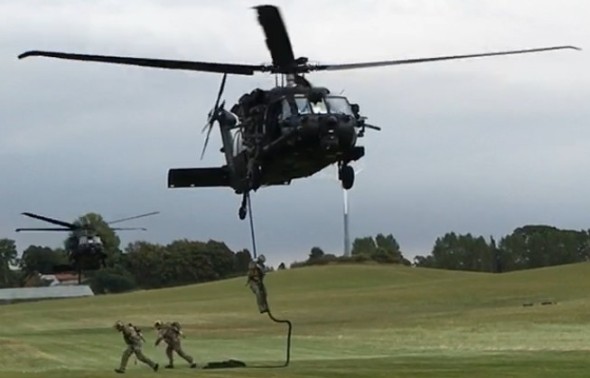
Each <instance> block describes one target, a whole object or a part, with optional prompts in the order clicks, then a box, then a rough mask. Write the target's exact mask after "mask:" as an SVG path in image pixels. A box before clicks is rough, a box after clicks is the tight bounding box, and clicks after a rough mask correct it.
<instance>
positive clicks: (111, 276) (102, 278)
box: [90, 268, 136, 294]
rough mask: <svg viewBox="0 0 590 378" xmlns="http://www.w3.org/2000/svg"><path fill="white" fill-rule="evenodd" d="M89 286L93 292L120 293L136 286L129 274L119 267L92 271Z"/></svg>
mask: <svg viewBox="0 0 590 378" xmlns="http://www.w3.org/2000/svg"><path fill="white" fill-rule="evenodd" d="M90 287H91V288H92V291H93V292H94V293H95V294H108V293H122V292H126V291H130V290H133V289H134V288H135V287H136V283H135V280H134V279H133V277H132V276H131V274H130V273H129V272H127V271H125V270H121V269H120V268H107V269H102V270H100V271H98V272H96V273H94V275H93V277H92V279H91V280H90Z"/></svg>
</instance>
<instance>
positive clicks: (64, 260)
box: [0, 213, 252, 294]
mask: <svg viewBox="0 0 590 378" xmlns="http://www.w3.org/2000/svg"><path fill="white" fill-rule="evenodd" d="M74 223H77V224H81V223H86V224H91V225H92V228H93V229H94V230H96V233H97V234H98V235H99V236H100V238H101V240H102V243H103V246H104V250H105V252H106V254H107V261H106V265H107V267H106V268H104V269H100V270H97V271H84V272H83V273H84V276H85V277H86V282H85V283H87V284H89V285H90V286H91V287H92V289H93V291H94V292H95V293H96V294H101V293H114V292H123V291H129V290H134V289H154V288H162V287H171V286H179V285H186V284H192V283H200V282H206V281H213V280H218V279H224V278H229V277H235V276H241V275H245V274H246V272H247V271H248V265H249V263H250V262H251V261H252V256H251V254H250V252H249V251H248V250H247V249H244V250H240V251H232V250H231V249H230V248H229V247H228V246H227V245H226V244H225V243H223V242H221V241H215V240H209V241H207V242H202V241H193V240H188V239H181V240H175V241H173V242H171V243H169V244H165V245H164V244H157V243H149V242H146V241H136V242H132V243H129V244H128V245H127V246H126V247H125V248H123V249H121V247H120V244H121V241H120V239H119V237H118V236H117V234H116V233H115V232H114V231H113V230H112V229H111V228H110V227H109V225H108V224H107V223H106V222H104V220H103V219H102V217H101V216H100V215H98V214H94V213H90V214H86V215H84V216H83V217H80V218H79V219H78V220H77V221H76V222H74ZM77 236H78V235H77V234H76V233H75V232H71V233H70V234H69V235H68V236H67V238H66V239H65V241H64V247H63V248H49V247H47V246H38V245H31V246H29V247H27V248H26V249H25V250H24V251H23V253H22V255H21V256H20V258H17V256H18V253H17V249H16V244H15V242H14V240H11V239H0V287H4V288H5V287H22V286H26V285H29V286H42V285H44V283H43V282H40V281H39V279H38V277H39V275H40V274H53V273H55V270H56V267H63V266H67V265H69V264H70V262H69V260H68V250H71V249H72V248H76V245H77ZM10 266H16V267H18V270H13V269H10Z"/></svg>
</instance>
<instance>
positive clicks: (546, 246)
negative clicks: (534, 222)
mask: <svg viewBox="0 0 590 378" xmlns="http://www.w3.org/2000/svg"><path fill="white" fill-rule="evenodd" d="M589 241H590V240H589V235H588V233H587V232H585V231H571V230H559V229H557V228H556V227H551V226H543V225H540V226H524V227H519V228H517V229H515V230H514V231H513V232H512V234H510V235H507V236H506V237H504V238H502V239H501V240H500V249H501V250H502V256H503V264H504V265H506V266H505V268H506V269H507V270H518V269H530V268H538V267H543V266H553V265H561V264H570V263H574V262H581V261H586V260H587V259H588V251H589V245H590V243H589Z"/></svg>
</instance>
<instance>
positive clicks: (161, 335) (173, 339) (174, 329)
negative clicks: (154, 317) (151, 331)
mask: <svg viewBox="0 0 590 378" xmlns="http://www.w3.org/2000/svg"><path fill="white" fill-rule="evenodd" d="M154 326H155V328H156V330H157V331H158V338H157V339H156V342H155V345H156V346H158V344H160V342H161V341H162V340H164V342H166V344H167V346H166V356H168V365H166V368H167V369H172V368H173V367H174V352H176V353H178V355H179V356H180V357H182V358H184V359H185V360H186V362H188V363H189V364H190V367H191V368H196V367H197V364H196V363H195V360H194V359H193V358H192V357H191V356H189V355H188V354H186V353H185V352H184V351H183V350H182V346H181V345H180V338H181V337H184V335H183V333H182V331H181V330H180V324H179V323H178V322H173V323H171V324H170V323H162V322H161V321H156V323H155V325H154Z"/></svg>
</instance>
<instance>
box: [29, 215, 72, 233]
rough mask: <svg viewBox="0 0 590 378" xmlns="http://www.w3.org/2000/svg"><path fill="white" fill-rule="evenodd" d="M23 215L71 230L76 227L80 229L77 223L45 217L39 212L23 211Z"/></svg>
mask: <svg viewBox="0 0 590 378" xmlns="http://www.w3.org/2000/svg"><path fill="white" fill-rule="evenodd" d="M22 215H26V216H27V217H31V218H35V219H39V220H42V221H45V222H49V223H53V224H57V225H58V226H63V227H67V228H68V229H70V230H75V229H78V228H79V226H77V225H75V224H72V223H68V222H64V221H60V220H57V219H53V218H49V217H44V216H42V215H37V214H33V213H22Z"/></svg>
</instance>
